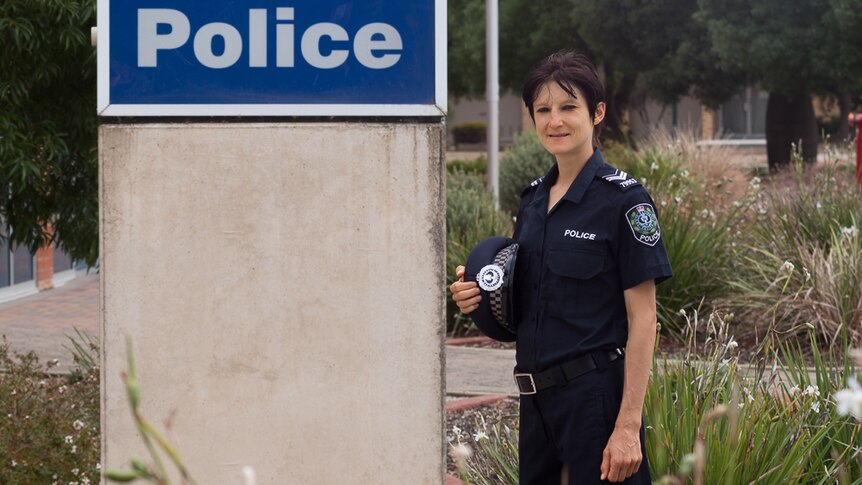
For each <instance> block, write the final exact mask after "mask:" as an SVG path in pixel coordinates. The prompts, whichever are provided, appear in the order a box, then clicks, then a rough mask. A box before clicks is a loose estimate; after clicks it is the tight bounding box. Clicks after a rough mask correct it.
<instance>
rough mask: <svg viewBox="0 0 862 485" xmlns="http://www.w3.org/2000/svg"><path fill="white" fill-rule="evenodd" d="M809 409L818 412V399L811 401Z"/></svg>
mask: <svg viewBox="0 0 862 485" xmlns="http://www.w3.org/2000/svg"><path fill="white" fill-rule="evenodd" d="M811 410H812V411H814V412H815V413H819V412H820V401H814V402H813V403H811Z"/></svg>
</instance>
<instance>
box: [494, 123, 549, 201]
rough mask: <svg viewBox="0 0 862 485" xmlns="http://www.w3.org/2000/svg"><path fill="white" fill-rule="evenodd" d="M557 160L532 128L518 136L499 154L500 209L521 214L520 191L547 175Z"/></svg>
mask: <svg viewBox="0 0 862 485" xmlns="http://www.w3.org/2000/svg"><path fill="white" fill-rule="evenodd" d="M554 162H555V160H554V156H553V155H551V154H550V153H548V152H547V151H546V150H545V148H544V147H543V146H542V144H541V143H540V142H539V138H538V137H537V136H536V133H535V132H533V131H525V132H523V133H520V134H517V135H515V140H514V142H513V143H512V146H511V147H509V148H508V149H507V150H506V151H505V152H504V153H503V156H502V157H500V209H501V210H504V211H506V212H508V213H509V214H512V215H517V214H518V204H519V203H520V201H521V192H523V190H524V189H525V188H526V187H527V186H528V185H530V182H532V181H533V180H536V179H537V178H539V177H541V176H542V175H545V173H546V172H547V171H548V169H549V168H550V167H551V165H553V164H554Z"/></svg>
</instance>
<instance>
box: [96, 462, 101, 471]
mask: <svg viewBox="0 0 862 485" xmlns="http://www.w3.org/2000/svg"><path fill="white" fill-rule="evenodd" d="M101 469H102V464H101V463H99V462H96V470H101Z"/></svg>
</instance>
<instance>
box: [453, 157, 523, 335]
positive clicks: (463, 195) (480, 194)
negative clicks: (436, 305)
mask: <svg viewBox="0 0 862 485" xmlns="http://www.w3.org/2000/svg"><path fill="white" fill-rule="evenodd" d="M446 228H447V232H446V279H447V284H451V283H452V282H453V281H455V267H456V266H458V265H462V264H464V263H465V262H466V261H467V256H468V255H469V254H470V250H471V249H473V247H474V246H475V245H476V244H477V243H478V242H479V241H481V240H483V239H485V238H488V237H491V236H508V235H511V233H512V218H511V217H510V216H509V215H508V214H506V213H504V212H502V211H499V210H497V209H496V208H495V207H494V196H493V195H492V194H491V192H490V191H489V190H488V189H487V188H486V187H485V181H484V179H483V178H482V177H481V176H479V175H476V174H469V173H464V172H461V171H457V170H456V171H453V172H450V173H448V174H447V178H446ZM446 302H447V303H446V328H447V331H448V332H449V333H450V334H453V335H454V334H457V333H463V332H465V331H466V330H467V329H468V328H469V325H470V319H469V318H468V317H466V316H465V315H463V314H461V312H460V311H459V310H458V307H457V306H456V305H455V303H454V302H453V301H452V299H451V298H447V299H446Z"/></svg>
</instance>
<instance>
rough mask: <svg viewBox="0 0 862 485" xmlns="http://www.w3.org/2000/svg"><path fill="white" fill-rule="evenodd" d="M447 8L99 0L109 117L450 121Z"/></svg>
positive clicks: (103, 95) (325, 1) (393, 2)
mask: <svg viewBox="0 0 862 485" xmlns="http://www.w3.org/2000/svg"><path fill="white" fill-rule="evenodd" d="M445 15H446V13H445V0H406V1H405V0H364V1H360V0H354V1H351V0H316V1H314V2H309V1H303V2H293V3H291V2H290V1H289V0H281V1H280V2H276V1H272V0H269V1H267V0H247V1H242V2H238V1H231V0H214V1H213V2H203V1H196V2H190V1H179V0H137V1H135V2H129V1H127V0H99V13H98V16H99V18H98V25H99V29H98V37H99V38H98V58H99V62H98V64H99V75H98V78H99V93H98V98H99V103H98V104H99V106H98V110H99V113H100V114H101V115H104V116H261V115H264V116H266V115H269V116H279V115H287V116H303V115H306V116H340V115H344V116H442V115H444V114H445V111H446V63H445V55H446V49H445V45H446V39H445V36H446V31H445V24H446V19H445Z"/></svg>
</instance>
